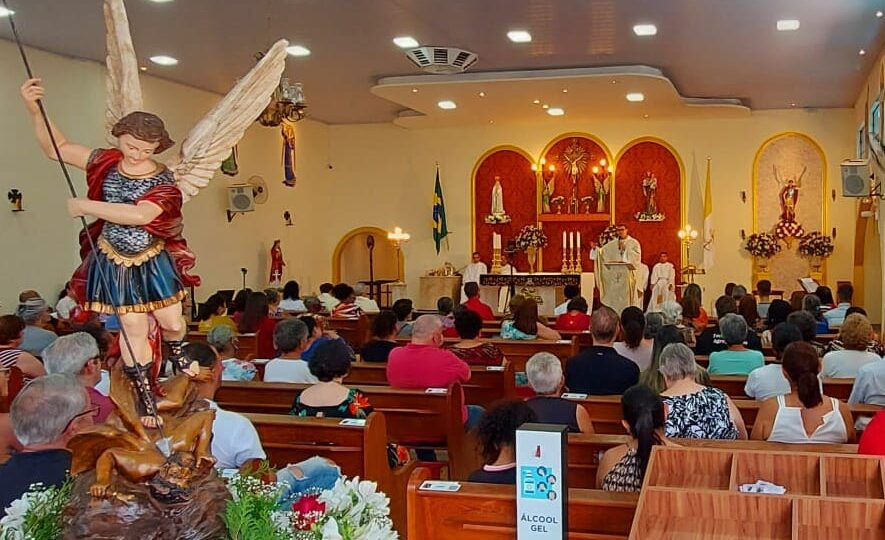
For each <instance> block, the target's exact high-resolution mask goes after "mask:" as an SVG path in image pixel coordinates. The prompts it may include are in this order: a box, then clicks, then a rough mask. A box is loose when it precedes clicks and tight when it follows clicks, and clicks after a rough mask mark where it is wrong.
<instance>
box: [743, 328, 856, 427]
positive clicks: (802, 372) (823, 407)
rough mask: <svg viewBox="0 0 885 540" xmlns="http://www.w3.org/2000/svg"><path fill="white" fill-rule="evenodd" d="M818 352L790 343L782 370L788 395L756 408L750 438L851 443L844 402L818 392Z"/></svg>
mask: <svg viewBox="0 0 885 540" xmlns="http://www.w3.org/2000/svg"><path fill="white" fill-rule="evenodd" d="M820 369H821V366H820V358H819V357H818V355H817V350H816V349H815V348H814V347H813V346H812V345H810V344H808V343H805V342H797V343H791V344H790V345H789V346H787V348H786V350H785V351H784V356H783V370H784V375H786V377H787V380H788V381H790V388H791V392H790V393H789V394H787V395H786V396H777V397H774V398H771V399H768V400H766V401H765V402H763V403H762V406H761V407H759V414H758V415H757V416H756V422H755V424H754V425H753V433H752V434H751V436H750V438H751V439H755V440H765V441H772V442H782V443H806V444H807V443H835V444H841V443H853V442H855V437H856V436H855V432H854V424H853V422H852V420H851V411H850V410H849V409H848V406H847V405H846V404H845V403H842V402H840V401H839V400H838V399H835V398H831V397H828V396H825V395H823V394H822V393H821V389H820V383H819V379H818V373H820Z"/></svg>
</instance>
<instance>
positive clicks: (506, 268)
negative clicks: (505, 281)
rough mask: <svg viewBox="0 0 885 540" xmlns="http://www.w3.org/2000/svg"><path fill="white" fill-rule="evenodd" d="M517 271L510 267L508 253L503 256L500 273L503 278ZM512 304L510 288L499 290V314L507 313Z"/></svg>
mask: <svg viewBox="0 0 885 540" xmlns="http://www.w3.org/2000/svg"><path fill="white" fill-rule="evenodd" d="M511 272H516V269H515V268H513V267H512V266H510V258H509V257H508V256H507V254H506V253H502V254H501V269H500V270H498V273H499V274H501V275H502V276H509V275H510V273H511ZM509 303H510V287H509V286H508V287H500V288H498V313H506V312H507V308H508V307H509Z"/></svg>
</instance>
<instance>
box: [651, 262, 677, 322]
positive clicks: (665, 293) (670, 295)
mask: <svg viewBox="0 0 885 540" xmlns="http://www.w3.org/2000/svg"><path fill="white" fill-rule="evenodd" d="M671 300H672V301H674V302H675V301H676V268H674V267H673V263H671V262H670V257H669V256H668V255H667V252H666V251H662V252H661V258H660V259H659V261H658V263H657V264H656V265H654V268H652V269H651V300H649V302H648V312H649V313H652V312H659V311H661V306H662V305H663V303H664V302H668V301H671Z"/></svg>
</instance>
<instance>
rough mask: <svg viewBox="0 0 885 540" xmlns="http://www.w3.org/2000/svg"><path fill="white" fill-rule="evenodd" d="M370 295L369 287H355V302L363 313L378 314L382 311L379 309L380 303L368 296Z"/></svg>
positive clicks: (360, 285)
mask: <svg viewBox="0 0 885 540" xmlns="http://www.w3.org/2000/svg"><path fill="white" fill-rule="evenodd" d="M368 293H369V286H368V285H366V284H365V283H357V284H356V285H354V286H353V294H354V295H355V296H356V297H355V298H354V300H353V301H354V303H355V304H356V305H357V307H358V308H360V309H361V310H362V312H363V313H378V312H379V311H381V308H379V307H378V302H376V301H374V300H372V299H371V298H369V297H368V296H366V295H367V294H368Z"/></svg>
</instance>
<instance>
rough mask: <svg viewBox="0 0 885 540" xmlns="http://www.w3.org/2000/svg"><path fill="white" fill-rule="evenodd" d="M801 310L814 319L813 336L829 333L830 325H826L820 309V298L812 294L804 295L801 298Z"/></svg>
mask: <svg viewBox="0 0 885 540" xmlns="http://www.w3.org/2000/svg"><path fill="white" fill-rule="evenodd" d="M802 309H803V310H804V311H807V312H808V313H810V314H811V316H812V317H814V322H815V327H814V332H815V334H827V333H829V331H830V325H829V323H827V319H826V317H824V312H823V310H822V309H821V304H820V298H818V297H817V295H814V294H806V295H805V296H803V297H802Z"/></svg>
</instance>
